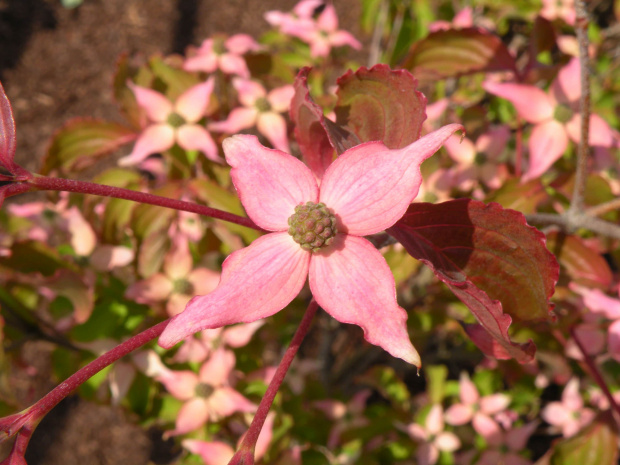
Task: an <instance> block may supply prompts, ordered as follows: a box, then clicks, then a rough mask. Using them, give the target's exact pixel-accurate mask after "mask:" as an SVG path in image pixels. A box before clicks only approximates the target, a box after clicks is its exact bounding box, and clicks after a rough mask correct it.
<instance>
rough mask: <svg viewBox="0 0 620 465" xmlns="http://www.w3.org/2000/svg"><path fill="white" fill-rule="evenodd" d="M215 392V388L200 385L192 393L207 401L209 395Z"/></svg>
mask: <svg viewBox="0 0 620 465" xmlns="http://www.w3.org/2000/svg"><path fill="white" fill-rule="evenodd" d="M214 391H215V388H214V387H213V386H211V385H210V384H207V383H200V384H198V386H196V389H195V390H194V392H195V393H196V397H202V398H203V399H207V398H209V397H211V394H213V392H214Z"/></svg>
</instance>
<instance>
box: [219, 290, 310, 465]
mask: <svg viewBox="0 0 620 465" xmlns="http://www.w3.org/2000/svg"><path fill="white" fill-rule="evenodd" d="M318 308H319V305H318V304H317V303H316V301H315V300H314V299H312V301H311V302H310V305H308V308H307V309H306V313H305V314H304V317H303V318H302V320H301V323H299V327H298V328H297V331H295V334H294V335H293V339H292V340H291V344H290V345H289V346H288V348H287V349H286V352H284V356H283V357H282V360H281V361H280V365H278V368H277V369H276V372H275V374H274V375H273V378H272V380H271V382H270V383H269V386H268V387H267V392H265V395H264V396H263V398H262V400H261V401H260V405H259V406H258V409H257V410H256V415H254V418H253V419H252V423H251V424H250V428H249V429H248V431H247V432H246V433H245V436H244V437H243V441H242V442H241V444H240V445H239V448H238V450H237V453H236V454H235V455H234V456H233V458H232V459H231V460H230V462H228V463H229V465H233V464H239V463H246V462H245V461H244V460H245V459H247V455H248V452H249V451H252V452H253V451H254V448H255V447H256V441H257V440H258V435H259V434H260V431H261V429H262V428H263V424H264V423H265V419H266V418H267V414H268V413H269V409H271V404H272V403H273V399H274V398H275V397H276V394H277V393H278V390H279V389H280V386H281V385H282V381H284V377H285V376H286V373H287V371H288V369H289V367H290V366H291V363H292V362H293V359H294V358H295V355H296V354H297V350H298V349H299V346H301V342H302V341H303V340H304V337H306V334H307V333H308V330H309V329H310V323H311V322H312V318H313V317H314V315H315V314H316V311H317V310H318Z"/></svg>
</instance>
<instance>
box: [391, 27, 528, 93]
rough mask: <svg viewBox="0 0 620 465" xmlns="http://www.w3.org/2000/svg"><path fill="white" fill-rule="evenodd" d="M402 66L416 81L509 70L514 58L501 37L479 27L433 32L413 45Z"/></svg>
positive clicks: (514, 69)
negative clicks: (413, 75)
mask: <svg viewBox="0 0 620 465" xmlns="http://www.w3.org/2000/svg"><path fill="white" fill-rule="evenodd" d="M403 68H405V69H408V70H410V71H411V72H412V73H413V74H415V76H416V77H417V78H418V79H419V80H420V81H425V82H429V81H432V80H435V79H441V78H446V77H454V76H461V75H465V74H472V73H479V72H489V71H513V72H515V73H516V66H515V60H514V58H513V56H512V55H511V54H510V52H509V51H508V48H506V46H505V45H504V44H503V43H502V41H501V39H500V38H499V37H498V36H496V35H494V34H492V33H490V32H488V31H486V30H484V29H481V28H475V27H472V28H467V29H448V30H442V31H436V32H433V33H431V34H429V35H428V36H427V37H426V38H424V39H422V40H420V41H418V42H416V43H414V44H413V46H412V48H411V50H410V51H409V55H408V57H407V59H406V60H405V63H404V65H403Z"/></svg>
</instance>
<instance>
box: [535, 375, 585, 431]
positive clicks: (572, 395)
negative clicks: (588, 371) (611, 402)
mask: <svg viewBox="0 0 620 465" xmlns="http://www.w3.org/2000/svg"><path fill="white" fill-rule="evenodd" d="M541 416H542V418H543V420H545V421H546V422H547V423H549V424H550V425H552V426H554V427H555V428H556V429H557V430H559V431H561V432H562V435H563V436H564V437H565V438H568V437H571V436H574V435H575V434H577V433H578V432H579V431H580V430H581V429H582V428H583V427H584V426H586V425H588V424H589V423H590V422H591V421H592V420H593V419H594V412H593V411H592V410H590V409H589V408H585V407H584V406H583V399H582V398H581V394H580V393H579V380H578V379H577V378H573V379H571V380H570V381H569V382H568V384H567V385H566V387H565V388H564V392H562V401H561V402H550V403H549V404H548V405H547V406H546V407H545V408H544V409H543V410H542V412H541Z"/></svg>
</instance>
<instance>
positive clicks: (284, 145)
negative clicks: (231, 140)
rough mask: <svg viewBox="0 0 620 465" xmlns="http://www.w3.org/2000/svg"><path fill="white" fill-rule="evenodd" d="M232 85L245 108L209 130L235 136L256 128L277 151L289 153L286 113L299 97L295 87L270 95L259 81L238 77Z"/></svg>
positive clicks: (281, 89)
mask: <svg viewBox="0 0 620 465" xmlns="http://www.w3.org/2000/svg"><path fill="white" fill-rule="evenodd" d="M232 83H233V86H234V87H235V89H236V90H237V92H238V94H239V101H240V102H241V104H242V105H243V107H241V108H235V109H234V110H232V111H231V112H230V114H229V115H228V118H227V119H226V120H225V121H218V122H215V123H211V124H209V129H210V130H211V131H218V132H226V133H228V134H235V133H237V132H239V131H241V130H242V129H247V128H251V127H252V126H254V125H256V127H257V129H258V131H259V132H260V133H261V134H262V135H264V136H265V137H266V138H267V140H269V142H271V144H272V145H273V146H274V147H275V148H276V149H278V150H282V151H283V152H287V153H289V152H290V148H289V145H288V138H287V135H286V133H287V130H286V120H285V119H284V117H283V116H282V113H285V112H287V111H288V109H289V106H290V104H291V99H292V98H293V95H294V94H295V89H294V88H293V86H290V85H287V86H283V87H278V88H276V89H273V90H271V91H269V92H267V91H266V90H265V88H264V87H263V86H262V85H261V84H259V83H258V82H255V81H249V80H245V79H240V78H234V79H233V82H232Z"/></svg>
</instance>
